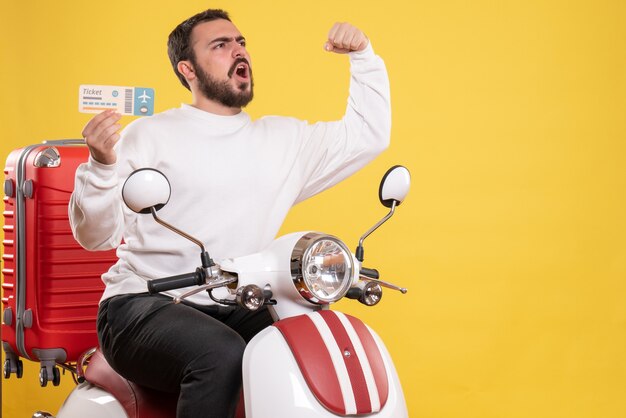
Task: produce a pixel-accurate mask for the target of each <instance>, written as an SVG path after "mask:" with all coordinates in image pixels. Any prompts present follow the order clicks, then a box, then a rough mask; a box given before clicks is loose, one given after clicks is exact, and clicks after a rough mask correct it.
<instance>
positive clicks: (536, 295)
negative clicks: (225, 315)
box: [0, 0, 626, 418]
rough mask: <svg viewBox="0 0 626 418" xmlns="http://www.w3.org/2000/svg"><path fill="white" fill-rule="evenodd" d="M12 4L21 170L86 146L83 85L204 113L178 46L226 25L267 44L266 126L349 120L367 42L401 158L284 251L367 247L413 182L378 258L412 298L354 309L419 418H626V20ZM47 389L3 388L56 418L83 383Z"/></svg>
mask: <svg viewBox="0 0 626 418" xmlns="http://www.w3.org/2000/svg"><path fill="white" fill-rule="evenodd" d="M1 5H2V6H1V7H2V9H1V10H0V48H1V49H0V51H1V57H2V68H1V69H0V86H1V91H0V127H1V135H2V138H1V140H0V155H2V156H3V158H4V157H5V156H6V155H8V153H9V151H10V150H11V149H13V148H16V147H20V146H24V145H27V144H30V143H34V142H39V141H42V140H44V139H56V138H66V137H78V136H79V135H80V132H81V129H82V127H83V126H84V124H85V123H86V122H87V120H88V119H89V116H88V115H83V114H79V113H78V112H77V89H78V85H79V84H84V83H86V84H88V83H92V84H112V85H127V86H147V87H153V88H155V89H156V110H157V111H162V110H165V109H168V108H171V107H176V106H178V105H179V104H180V103H181V102H187V101H188V100H189V95H188V93H187V92H186V90H184V89H183V88H182V87H181V86H180V85H179V84H178V81H177V79H176V78H175V76H174V75H173V73H172V71H171V69H170V66H169V62H168V60H167V55H166V37H167V35H168V34H169V32H170V30H171V29H172V28H173V27H174V26H175V25H176V24H178V23H179V22H180V21H182V20H183V19H185V18H187V17H188V16H190V15H192V14H194V13H196V12H198V11H200V10H202V9H204V8H206V7H223V8H225V9H227V10H229V11H230V13H231V15H232V18H233V20H234V22H235V23H236V25H237V26H238V27H239V29H240V30H241V31H242V32H243V33H244V35H245V36H246V37H247V38H248V41H249V50H250V52H251V54H252V57H253V68H254V73H255V80H256V98H255V100H254V102H253V104H252V105H251V106H250V107H249V109H248V111H249V113H250V114H251V115H252V116H253V117H258V116H261V115H264V114H279V115H291V116H296V117H300V118H304V119H308V120H310V121H316V120H325V119H334V118H338V117H340V116H341V114H342V112H343V109H344V107H345V98H346V95H347V84H348V66H347V60H346V59H345V57H341V56H335V55H333V54H327V53H325V52H324V51H323V50H322V44H323V42H324V37H325V35H326V33H327V30H328V29H329V28H330V26H331V25H332V23H333V22H334V21H336V20H339V21H350V22H353V23H354V24H356V25H358V26H359V27H361V28H362V29H363V30H364V31H365V32H366V33H367V34H368V35H369V37H370V38H371V40H372V42H373V45H374V47H375V49H376V51H377V52H378V53H379V54H380V55H381V56H382V57H383V58H384V59H385V61H386V63H387V66H388V69H389V73H390V78H391V86H392V99H393V133H392V135H393V136H392V141H393V143H392V146H391V148H390V149H389V150H388V151H387V152H386V153H385V154H384V155H383V156H381V157H380V158H379V159H377V160H376V161H375V162H374V163H372V164H371V165H369V166H368V167H367V168H366V169H365V170H363V171H362V172H360V173H358V174H357V175H355V176H354V177H353V178H351V179H349V180H348V181H346V182H344V183H343V184H341V185H339V186H338V187H336V188H335V189H333V190H331V191H329V192H327V193H325V194H323V195H321V196H319V197H316V198H314V199H311V200H310V201H308V202H305V203H303V204H301V205H299V206H297V207H296V208H294V210H293V212H292V214H291V215H290V217H289V218H288V220H287V222H286V224H285V226H284V228H283V232H288V231H293V230H302V229H317V230H322V231H326V232H331V233H334V234H336V235H338V236H339V237H342V238H343V239H345V240H346V242H348V243H349V244H350V246H354V244H356V241H357V239H358V237H359V236H360V234H361V233H362V232H364V231H365V230H366V229H367V228H368V227H369V226H370V225H371V224H373V223H374V222H375V221H376V220H377V219H378V218H380V217H382V216H383V215H384V214H385V210H384V209H383V208H382V207H381V206H379V205H378V203H377V187H378V180H379V178H380V176H381V175H382V174H383V173H384V172H385V170H386V169H387V167H389V166H391V165H393V164H398V163H402V164H404V165H406V166H408V167H409V169H410V170H411V173H412V179H413V186H412V190H411V193H410V195H409V197H408V199H407V200H406V202H405V203H404V204H403V205H402V206H401V207H400V208H399V211H398V214H397V216H396V217H395V218H393V219H392V220H391V221H390V222H389V224H388V225H386V226H385V227H384V228H383V229H382V230H381V231H380V232H378V233H376V234H374V235H373V236H371V237H370V238H369V240H367V241H366V247H365V248H366V265H368V266H371V267H378V268H379V269H380V270H381V272H382V273H383V277H384V278H385V279H387V280H390V281H393V282H397V283H400V284H402V285H405V286H407V287H408V288H409V293H408V294H407V295H404V296H403V295H400V294H397V293H393V292H391V291H387V292H386V293H385V296H384V299H383V301H382V302H381V304H380V305H379V306H377V307H374V308H368V309H366V308H364V307H361V306H357V305H358V304H355V303H354V302H349V303H348V302H346V303H342V304H341V306H340V308H341V309H342V310H344V311H347V312H350V313H356V314H358V315H360V316H361V317H362V318H363V319H364V320H365V322H367V323H368V324H370V325H371V326H372V327H373V328H374V329H375V330H377V331H378V333H379V334H380V335H381V336H382V337H383V339H384V340H385V341H386V343H387V345H388V348H389V350H390V351H391V353H392V355H393V357H394V359H395V364H396V367H397V369H398V371H399V374H400V378H401V380H402V382H403V385H404V390H405V396H406V398H407V403H408V407H409V411H410V415H411V417H433V418H434V417H437V418H452V417H455V418H456V417H464V418H472V417H476V418H491V417H494V418H495V417H507V418H517V417H519V418H522V417H524V418H526V417H546V418H556V417H567V418H577V417H590V418H591V417H602V418H613V417H614V418H624V417H625V416H626V360H625V358H626V145H625V139H626V2H624V1H621V0H615V1H606V0H589V1H575V0H567V1H566V0H563V1H550V0H530V1H512V0H510V1H493V0H474V1H465V0H463V1H461V0H459V1H452V0H411V1H409V0H406V1H394V0H387V1H382V2H374V1H355V0H346V1H329V0H317V1H315V2H306V3H304V2H297V1H293V0H289V1H288V0H276V1H271V2H269V1H235V0H233V1H229V2H226V1H215V2H206V1H191V0H185V1H179V2H171V1H162V0H153V1H132V0H131V1H128V0H125V1H119V0H108V1H105V2H93V1H91V2H89V1H87V2H83V1H75V2H74V1H17V0H15V1H14V0H2V3H1ZM129 120H130V119H129V118H126V119H125V123H127V122H128V121H129ZM37 371H38V367H37V366H35V365H29V367H28V368H27V369H26V371H25V376H24V378H23V379H22V380H19V381H18V380H17V379H15V377H14V376H13V377H12V378H11V379H10V380H8V381H4V382H3V403H2V411H3V413H4V416H5V417H10V418H13V417H30V414H32V412H33V411H35V410H36V409H48V410H51V411H52V412H56V410H57V408H58V406H59V405H60V403H61V401H62V399H63V398H64V396H65V395H66V393H67V392H69V390H70V389H71V387H72V384H71V379H70V378H69V377H68V376H65V377H64V378H63V383H62V386H61V387H60V388H52V387H48V388H44V389H42V388H39V386H38V382H37ZM85 416H88V415H85Z"/></svg>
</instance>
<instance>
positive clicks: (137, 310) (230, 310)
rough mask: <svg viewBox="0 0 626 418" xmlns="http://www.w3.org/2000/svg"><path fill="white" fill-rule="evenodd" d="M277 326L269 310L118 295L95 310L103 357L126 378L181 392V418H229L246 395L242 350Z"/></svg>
mask: <svg viewBox="0 0 626 418" xmlns="http://www.w3.org/2000/svg"><path fill="white" fill-rule="evenodd" d="M271 323H272V319H271V315H270V314H269V312H268V311H267V309H262V310H260V311H257V312H249V311H246V310H245V309H242V308H239V307H223V306H215V305H213V306H199V305H192V304H183V303H181V304H174V303H173V301H172V299H171V298H168V297H166V296H163V295H148V294H145V293H142V294H137V295H120V296H114V297H112V298H109V299H107V300H105V301H103V302H102V303H101V304H100V309H99V311H98V338H99V342H100V347H101V349H102V352H103V353H104V356H105V358H106V359H107V361H108V362H109V364H110V365H111V367H113V369H115V370H116V371H117V372H118V373H119V374H121V375H122V376H124V377H125V378H127V379H129V380H131V381H133V382H135V383H137V384H139V385H142V386H146V387H149V388H152V389H156V390H160V391H163V392H171V393H178V392H180V395H179V397H178V405H177V412H176V416H177V417H178V418H196V417H207V418H209V417H215V418H228V417H232V416H234V414H235V409H236V406H237V401H238V398H239V393H240V390H241V361H242V357H243V351H244V348H245V345H246V343H247V342H248V341H250V339H251V338H252V337H253V336H254V335H255V334H256V333H258V332H259V331H261V330H262V329H263V328H265V327H267V326H268V325H270V324H271Z"/></svg>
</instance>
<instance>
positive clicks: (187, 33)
mask: <svg viewBox="0 0 626 418" xmlns="http://www.w3.org/2000/svg"><path fill="white" fill-rule="evenodd" d="M217 19H224V20H228V21H229V22H230V21H231V20H230V17H228V13H226V12H225V11H224V10H220V9H209V10H205V11H204V12H200V13H198V14H196V15H194V16H191V17H190V18H189V19H187V20H185V21H184V22H182V23H181V24H180V25H178V26H176V28H175V29H174V30H173V31H172V33H170V36H169V38H168V39H167V55H168V56H169V57H170V62H171V63H172V67H173V68H174V72H175V73H176V76H178V79H179V80H180V82H181V83H182V84H183V86H185V88H187V90H191V89H190V88H189V83H187V80H185V76H184V75H182V74H181V73H180V72H179V71H178V68H177V67H178V63H179V62H180V61H186V60H192V61H193V60H194V58H195V56H194V53H193V48H192V47H191V45H190V44H189V42H190V38H191V31H192V30H193V28H194V27H196V25H197V24H199V23H203V22H210V21H212V20H217Z"/></svg>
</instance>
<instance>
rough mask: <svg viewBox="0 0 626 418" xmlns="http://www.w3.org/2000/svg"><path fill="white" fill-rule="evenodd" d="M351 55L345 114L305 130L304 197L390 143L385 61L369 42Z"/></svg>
mask: <svg viewBox="0 0 626 418" xmlns="http://www.w3.org/2000/svg"><path fill="white" fill-rule="evenodd" d="M349 55H350V74H351V78H350V96H349V98H348V105H347V108H346V113H345V115H344V117H343V118H342V119H341V120H339V121H335V122H319V123H316V124H312V125H307V126H306V128H305V129H304V137H303V142H302V145H301V147H302V149H301V152H300V163H299V165H300V168H301V170H302V171H301V173H302V175H303V180H304V184H303V188H302V192H301V193H300V195H299V196H298V198H297V200H296V202H300V201H302V200H305V199H307V198H309V197H311V196H313V195H315V194H317V193H319V192H321V191H323V190H325V189H328V188H329V187H332V186H333V185H335V184H337V183H339V182H340V181H342V180H344V179H346V178H347V177H349V176H350V175H352V174H354V173H355V172H356V171H358V170H359V169H361V168H363V167H364V166H365V165H366V164H368V163H369V162H370V161H372V160H373V159H374V158H375V157H376V156H377V155H379V154H380V153H381V152H383V151H384V150H385V149H386V148H387V147H388V146H389V142H390V134H391V100H390V91H389V78H388V76H387V70H386V68H385V64H384V62H383V60H382V59H381V58H380V57H379V56H377V55H376V54H375V53H374V50H373V49H372V46H371V43H370V44H369V45H368V46H367V48H366V49H365V50H363V51H359V52H352V53H350V54H349Z"/></svg>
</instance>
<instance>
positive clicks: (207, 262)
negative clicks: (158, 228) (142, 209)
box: [150, 206, 215, 268]
mask: <svg viewBox="0 0 626 418" xmlns="http://www.w3.org/2000/svg"><path fill="white" fill-rule="evenodd" d="M150 212H151V213H152V217H153V218H154V220H155V221H157V223H159V225H162V226H164V227H166V228H167V229H169V230H170V231H172V232H174V233H176V234H178V235H180V236H181V237H183V238H186V239H188V240H189V241H191V242H193V243H194V244H196V245H197V246H198V247H200V250H201V251H202V252H201V253H200V258H201V259H202V267H204V268H209V267H212V266H214V265H215V263H214V262H213V260H211V257H209V253H207V251H206V250H205V249H204V245H203V244H202V242H200V241H199V240H197V239H196V238H194V237H192V236H191V235H189V234H186V233H184V232H183V231H181V230H180V229H178V228H175V227H173V226H172V225H170V224H168V223H167V222H165V221H163V220H161V219H160V218H159V217H158V216H157V214H156V209H155V208H154V206H152V207H151V208H150Z"/></svg>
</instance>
